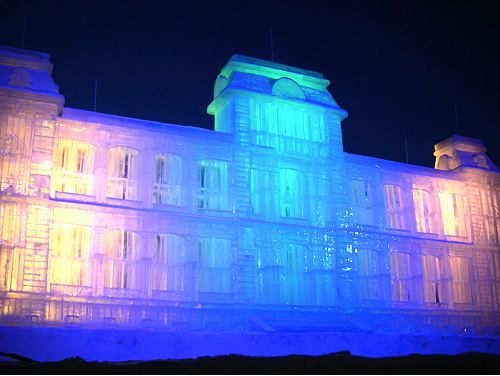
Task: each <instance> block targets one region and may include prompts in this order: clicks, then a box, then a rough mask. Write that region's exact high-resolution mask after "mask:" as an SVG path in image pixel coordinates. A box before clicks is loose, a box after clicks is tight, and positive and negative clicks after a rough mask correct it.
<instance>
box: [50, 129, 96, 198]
mask: <svg viewBox="0 0 500 376" xmlns="http://www.w3.org/2000/svg"><path fill="white" fill-rule="evenodd" d="M94 154H95V147H94V146H92V145H90V144H88V143H86V142H80V141H74V140H64V139H59V140H58V143H57V148H55V149H54V162H55V171H54V173H53V174H52V185H53V189H54V190H55V191H57V192H68V193H77V194H81V195H92V184H93V180H94V175H93V173H94Z"/></svg>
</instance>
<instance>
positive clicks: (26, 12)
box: [21, 7, 28, 49]
mask: <svg viewBox="0 0 500 376" xmlns="http://www.w3.org/2000/svg"><path fill="white" fill-rule="evenodd" d="M27 15H28V7H25V8H24V23H23V39H22V40H21V49H24V32H25V30H26V16H27Z"/></svg>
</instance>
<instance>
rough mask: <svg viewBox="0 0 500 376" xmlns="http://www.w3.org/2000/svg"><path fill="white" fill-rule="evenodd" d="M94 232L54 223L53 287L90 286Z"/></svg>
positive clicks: (52, 230) (52, 236)
mask: <svg viewBox="0 0 500 376" xmlns="http://www.w3.org/2000/svg"><path fill="white" fill-rule="evenodd" d="M92 239H93V230H92V229H91V228H90V227H88V226H81V225H75V224H68V223H62V222H54V224H53V226H52V228H51V230H50V240H49V241H50V244H49V248H50V261H49V278H48V281H49V283H50V284H56V285H69V286H91V275H90V270H89V264H90V261H89V260H90V252H91V247H92Z"/></svg>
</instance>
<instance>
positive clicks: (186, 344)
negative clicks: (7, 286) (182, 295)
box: [0, 326, 500, 362]
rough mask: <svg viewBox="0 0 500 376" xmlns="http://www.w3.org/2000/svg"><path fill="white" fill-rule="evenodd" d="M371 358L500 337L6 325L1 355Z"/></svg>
mask: <svg viewBox="0 0 500 376" xmlns="http://www.w3.org/2000/svg"><path fill="white" fill-rule="evenodd" d="M346 350H347V351H350V353H351V354H353V355H359V356H368V357H388V356H400V355H408V354H413V353H419V354H448V355H454V354H459V353H462V352H469V351H476V352H483V353H492V354H500V337H498V336H485V335H466V334H461V335H443V334H437V333H429V334H422V333H404V334H401V333H382V332H330V333H325V332H317V333H276V332H273V333H264V332H190V331H163V330H140V329H86V328H75V327H71V328H69V327H68V328H49V327H26V326H17V327H16V326H1V327H0V353H13V354H18V355H21V356H24V357H27V358H31V359H33V360H37V361H58V360H62V359H66V358H71V357H76V356H78V357H81V358H82V359H84V360H86V361H114V362H119V361H128V360H155V359H186V358H196V357H200V356H215V355H228V354H240V355H248V356H284V355H289V354H302V355H323V354H329V353H334V352H339V351H346Z"/></svg>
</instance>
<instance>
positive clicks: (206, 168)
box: [197, 159, 229, 211]
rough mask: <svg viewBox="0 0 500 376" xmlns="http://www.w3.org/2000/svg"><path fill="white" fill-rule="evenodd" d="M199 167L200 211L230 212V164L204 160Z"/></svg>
mask: <svg viewBox="0 0 500 376" xmlns="http://www.w3.org/2000/svg"><path fill="white" fill-rule="evenodd" d="M197 167H198V209H215V210H224V211H228V210H229V162H227V161H224V160H219V159H202V160H199V161H198V163H197Z"/></svg>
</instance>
